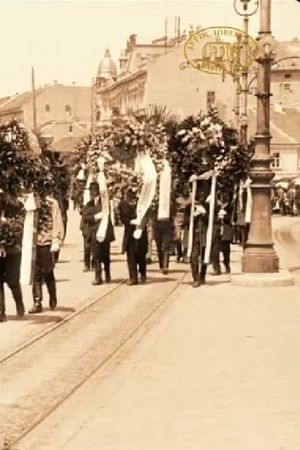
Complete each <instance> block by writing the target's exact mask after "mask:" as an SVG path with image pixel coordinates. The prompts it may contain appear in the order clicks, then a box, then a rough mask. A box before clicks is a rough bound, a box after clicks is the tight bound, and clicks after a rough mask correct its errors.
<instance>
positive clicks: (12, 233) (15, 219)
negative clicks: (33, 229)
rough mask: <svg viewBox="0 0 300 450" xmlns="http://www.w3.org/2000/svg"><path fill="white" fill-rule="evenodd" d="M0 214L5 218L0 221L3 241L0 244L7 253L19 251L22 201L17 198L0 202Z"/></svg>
mask: <svg viewBox="0 0 300 450" xmlns="http://www.w3.org/2000/svg"><path fill="white" fill-rule="evenodd" d="M0 214H1V216H2V215H3V218H4V220H5V222H2V221H1V222H0V235H1V239H3V240H4V241H5V242H3V243H2V245H3V246H4V248H5V251H6V253H7V254H8V255H9V254H13V253H21V251H22V238H23V227H24V220H25V209H24V207H23V203H21V202H20V201H19V200H17V199H15V201H14V202H10V203H2V204H1V205H0ZM8 230H9V232H8Z"/></svg>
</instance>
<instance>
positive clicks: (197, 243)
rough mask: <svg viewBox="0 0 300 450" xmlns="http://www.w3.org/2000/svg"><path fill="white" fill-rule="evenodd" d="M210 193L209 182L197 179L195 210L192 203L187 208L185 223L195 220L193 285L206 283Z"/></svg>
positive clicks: (192, 255)
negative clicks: (205, 257) (208, 198)
mask: <svg viewBox="0 0 300 450" xmlns="http://www.w3.org/2000/svg"><path fill="white" fill-rule="evenodd" d="M208 195H209V184H208V183H207V182H206V181H197V191H196V197H195V208H194V211H192V213H191V205H188V206H187V207H186V210H185V223H187V222H189V220H193V221H194V226H193V245H192V254H191V269H192V276H193V280H194V282H193V287H198V286H201V284H205V277H206V271H207V265H206V264H205V263H204V256H205V248H206V237H207V228H208V217H209V204H208V202H207V201H206V200H207V197H208ZM191 217H192V219H191ZM199 261H200V264H199Z"/></svg>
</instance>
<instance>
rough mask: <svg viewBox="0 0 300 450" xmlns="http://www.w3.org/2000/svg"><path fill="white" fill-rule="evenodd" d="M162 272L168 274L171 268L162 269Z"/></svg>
mask: <svg viewBox="0 0 300 450" xmlns="http://www.w3.org/2000/svg"><path fill="white" fill-rule="evenodd" d="M161 273H162V274H163V275H168V273H169V270H168V269H161Z"/></svg>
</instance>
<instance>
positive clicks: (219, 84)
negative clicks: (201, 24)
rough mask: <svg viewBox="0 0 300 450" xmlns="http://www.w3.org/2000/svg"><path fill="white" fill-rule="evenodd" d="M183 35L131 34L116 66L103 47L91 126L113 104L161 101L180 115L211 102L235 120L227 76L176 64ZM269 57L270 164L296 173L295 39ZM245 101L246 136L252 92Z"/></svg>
mask: <svg viewBox="0 0 300 450" xmlns="http://www.w3.org/2000/svg"><path fill="white" fill-rule="evenodd" d="M186 38H187V36H185V35H180V36H178V37H177V38H173V39H169V40H166V39H165V38H162V39H157V40H155V41H152V42H151V43H148V44H142V43H138V41H137V36H136V35H132V36H130V38H129V40H128V41H127V46H126V49H125V51H124V52H122V54H121V57H120V59H119V70H117V65H116V64H115V62H114V61H113V60H112V58H111V55H110V53H109V51H108V50H107V51H106V53H105V56H104V58H103V59H102V60H101V62H100V65H99V69H98V73H97V77H96V79H95V81H94V95H93V98H94V107H93V111H94V113H93V120H94V124H95V127H96V128H97V127H100V126H102V125H103V124H105V123H107V122H109V121H110V119H111V115H112V113H113V111H114V109H118V111H119V112H120V113H121V114H122V115H125V116H126V115H127V114H128V113H130V112H138V111H140V110H142V109H144V108H147V106H150V105H161V106H166V107H167V109H169V110H170V111H172V112H174V113H178V114H180V115H182V116H185V115H189V114H195V113H198V112H199V111H200V110H206V109H207V107H208V106H209V105H210V104H216V105H217V106H218V108H219V111H220V115H221V117H222V118H223V119H224V120H225V121H227V122H230V123H232V124H235V119H234V111H235V105H236V94H235V90H234V86H233V80H232V78H231V77H230V76H227V77H225V79H224V80H223V79H222V77H221V76H218V75H211V74H207V73H204V72H201V71H198V70H195V69H192V68H186V69H182V63H183V62H184V61H185V59H184V52H183V47H184V41H185V40H186ZM275 59H276V63H275V64H274V65H273V68H272V74H271V91H272V94H273V95H272V97H271V132H272V136H273V137H272V140H271V153H272V156H273V158H274V161H273V164H272V165H273V169H274V171H275V173H276V177H277V178H280V177H293V176H299V171H300V166H299V161H300V155H299V152H300V133H299V132H298V128H300V127H299V122H300V112H299V111H300V41H299V40H298V39H293V40H292V41H291V42H279V43H278V46H277V49H276V57H275ZM249 79H251V76H250V77H249ZM253 85H254V86H255V83H253ZM253 85H252V86H253ZM248 105H249V111H248V114H249V126H248V128H249V137H251V136H253V135H254V134H255V131H256V97H255V95H249V96H248Z"/></svg>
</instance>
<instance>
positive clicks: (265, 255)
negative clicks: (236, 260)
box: [241, 245, 279, 273]
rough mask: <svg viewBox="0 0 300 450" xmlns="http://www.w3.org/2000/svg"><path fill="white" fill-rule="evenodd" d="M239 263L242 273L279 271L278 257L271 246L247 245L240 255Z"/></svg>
mask: <svg viewBox="0 0 300 450" xmlns="http://www.w3.org/2000/svg"><path fill="white" fill-rule="evenodd" d="M241 265H242V272H243V273H274V272H278V271H279V258H278V256H277V253H276V252H275V250H274V249H273V248H272V246H270V247H269V248H268V247H267V246H266V245H262V246H261V247H260V246H259V245H255V246H254V247H251V246H248V247H247V248H246V249H245V251H244V254H243V255H242V260H241Z"/></svg>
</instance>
